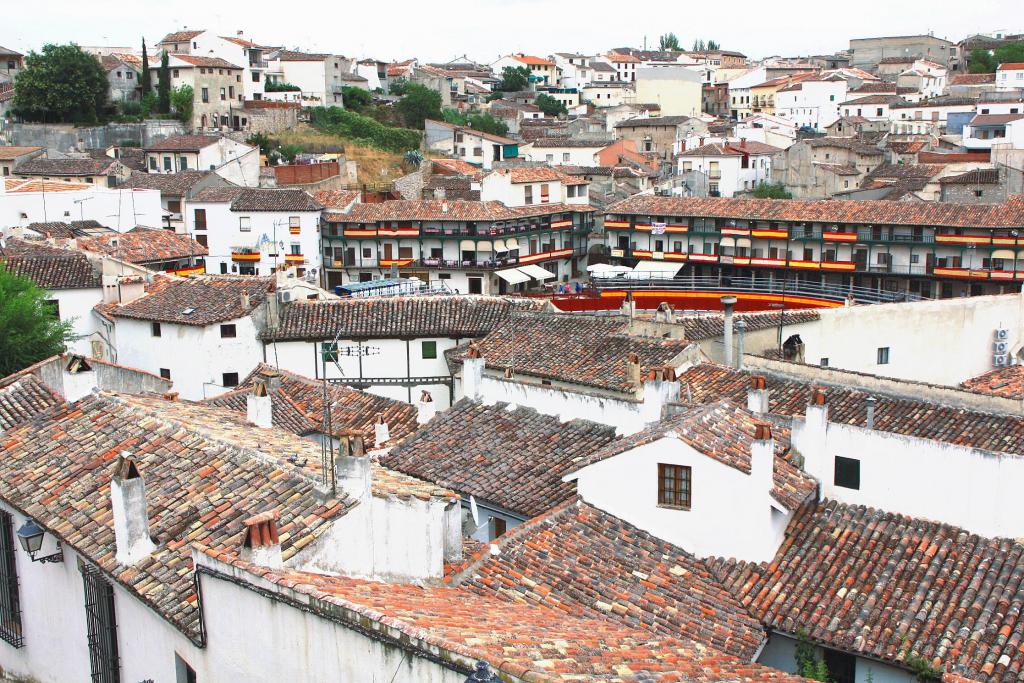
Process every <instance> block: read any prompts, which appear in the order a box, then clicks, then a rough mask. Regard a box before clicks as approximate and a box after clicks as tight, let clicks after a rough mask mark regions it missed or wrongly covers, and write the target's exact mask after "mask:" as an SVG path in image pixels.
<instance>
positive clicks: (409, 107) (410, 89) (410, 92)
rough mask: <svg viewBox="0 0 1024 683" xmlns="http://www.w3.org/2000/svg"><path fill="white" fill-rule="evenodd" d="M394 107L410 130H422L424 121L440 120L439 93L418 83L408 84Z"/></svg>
mask: <svg viewBox="0 0 1024 683" xmlns="http://www.w3.org/2000/svg"><path fill="white" fill-rule="evenodd" d="M396 106H397V108H398V111H399V113H401V114H402V118H403V119H405V125H407V126H408V127H410V128H418V129H419V130H423V125H424V124H423V122H424V121H425V120H426V119H440V118H441V95H440V93H438V92H437V91H435V90H431V89H430V88H428V87H426V86H424V85H420V84H419V83H410V84H409V85H408V86H407V87H406V89H405V96H404V97H402V99H400V100H399V101H398V104H397V105H396Z"/></svg>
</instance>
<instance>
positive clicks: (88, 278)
mask: <svg viewBox="0 0 1024 683" xmlns="http://www.w3.org/2000/svg"><path fill="white" fill-rule="evenodd" d="M0 263H2V264H3V267H4V268H6V269H7V270H8V271H10V272H12V273H15V274H16V275H21V276H22V277H27V278H29V279H30V280H32V281H33V282H35V283H36V284H37V285H38V286H39V287H42V288H43V289H50V290H53V289H91V288H93V287H99V286H100V273H99V272H98V270H97V269H95V268H93V265H92V263H90V262H89V259H87V258H86V257H85V254H83V253H81V252H76V251H72V250H70V249H60V248H58V247H51V246H49V245H47V244H44V243H42V242H36V241H33V240H22V239H17V238H9V239H8V240H7V246H5V247H0Z"/></svg>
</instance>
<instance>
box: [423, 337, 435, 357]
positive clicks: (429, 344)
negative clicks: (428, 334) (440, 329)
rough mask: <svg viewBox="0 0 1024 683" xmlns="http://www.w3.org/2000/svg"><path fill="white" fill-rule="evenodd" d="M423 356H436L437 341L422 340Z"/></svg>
mask: <svg viewBox="0 0 1024 683" xmlns="http://www.w3.org/2000/svg"><path fill="white" fill-rule="evenodd" d="M422 353H423V358H425V359H427V358H437V342H436V341H425V342H423V351H422Z"/></svg>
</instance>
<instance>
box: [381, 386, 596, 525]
mask: <svg viewBox="0 0 1024 683" xmlns="http://www.w3.org/2000/svg"><path fill="white" fill-rule="evenodd" d="M614 438H615V428H614V427H609V426H606V425H601V424H597V423H594V422H588V421H586V420H572V421H569V422H562V421H561V420H560V419H559V418H558V417H552V416H550V415H544V414H541V413H538V412H537V411H536V410H533V409H530V408H521V407H518V408H515V409H514V410H509V406H508V405H507V404H505V403H496V404H494V405H484V404H482V403H477V402H474V401H470V400H468V399H463V400H462V401H459V402H458V403H456V404H455V405H454V406H453V407H452V408H451V409H450V410H448V411H446V412H445V413H443V414H441V415H439V416H438V417H437V418H435V419H434V420H432V421H431V422H430V423H428V424H426V425H424V427H423V428H422V429H421V430H420V431H418V432H417V433H416V434H415V435H414V436H413V437H412V438H411V439H409V440H408V441H406V442H405V443H404V444H402V445H401V446H399V447H398V448H396V449H394V450H392V451H391V452H390V453H389V454H388V455H386V456H384V457H383V458H382V459H381V463H382V464H383V465H385V466H386V467H388V468H390V469H394V470H398V471H399V472H405V473H407V474H411V475H414V476H417V477H419V478H421V479H426V480H429V481H433V482H437V483H438V484H440V485H441V486H445V487H447V488H450V489H453V490H455V491H458V492H459V493H461V494H462V495H464V496H468V495H472V496H475V497H476V498H477V499H479V500H481V501H483V502H490V503H491V504H495V505H499V506H501V507H503V508H505V509H506V510H509V511H510V512H513V513H516V514H519V515H522V516H524V517H533V516H534V515H538V514H540V513H542V512H544V511H546V510H549V509H550V508H552V507H554V506H556V505H558V504H559V503H562V502H564V501H566V500H568V499H569V498H571V497H572V496H573V495H574V493H575V490H576V487H575V485H574V484H572V483H567V482H563V481H562V476H563V475H565V474H568V473H569V472H571V471H572V470H573V469H574V465H575V464H576V463H578V462H579V461H580V460H581V459H582V458H584V457H585V456H586V455H587V454H588V453H589V452H590V451H592V450H593V449H595V448H600V447H601V446H603V445H605V444H607V443H608V442H609V441H611V440H612V439H614Z"/></svg>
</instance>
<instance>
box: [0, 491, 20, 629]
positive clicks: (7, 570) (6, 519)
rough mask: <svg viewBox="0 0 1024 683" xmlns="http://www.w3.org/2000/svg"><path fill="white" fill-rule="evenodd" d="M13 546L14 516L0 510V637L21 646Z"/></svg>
mask: <svg viewBox="0 0 1024 683" xmlns="http://www.w3.org/2000/svg"><path fill="white" fill-rule="evenodd" d="M14 548H15V545H14V518H13V517H12V516H11V515H10V513H8V512H5V511H3V510H0V638H3V639H4V640H6V641H7V642H8V643H10V644H11V645H13V646H14V647H21V646H22V645H24V640H23V638H22V635H21V600H20V596H19V594H18V565H17V563H16V562H15V558H14Z"/></svg>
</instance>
